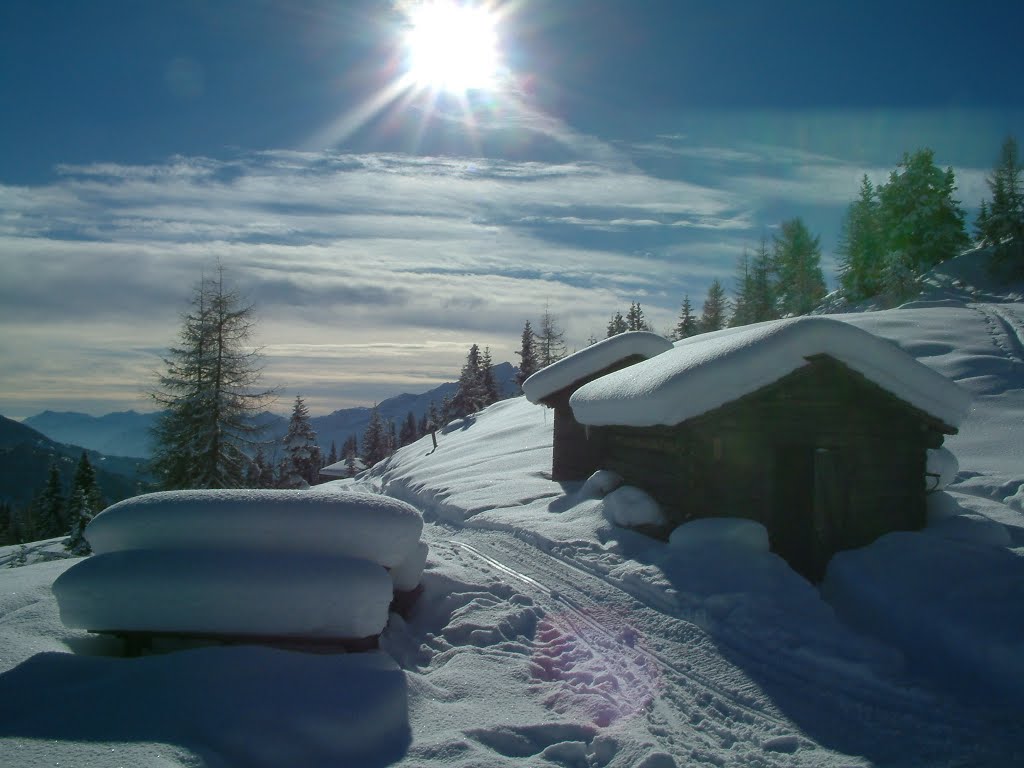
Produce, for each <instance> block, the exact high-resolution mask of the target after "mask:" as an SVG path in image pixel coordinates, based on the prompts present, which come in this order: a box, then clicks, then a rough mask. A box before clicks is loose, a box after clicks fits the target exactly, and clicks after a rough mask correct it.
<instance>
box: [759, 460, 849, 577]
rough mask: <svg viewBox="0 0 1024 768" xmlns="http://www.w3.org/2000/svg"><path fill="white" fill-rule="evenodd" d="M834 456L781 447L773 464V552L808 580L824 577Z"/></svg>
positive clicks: (835, 479) (835, 496) (834, 497)
mask: <svg viewBox="0 0 1024 768" xmlns="http://www.w3.org/2000/svg"><path fill="white" fill-rule="evenodd" d="M836 457H837V454H836V452H835V451H833V450H831V449H827V448H815V447H813V446H809V445H790V446H780V448H779V449H778V452H777V454H776V460H775V478H774V485H775V494H774V496H775V504H774V510H773V515H772V526H771V528H772V530H771V532H770V533H771V541H772V549H773V550H774V551H775V553H776V554H778V555H779V556H781V557H783V558H784V559H785V560H786V561H787V562H788V563H789V564H790V565H791V566H792V567H793V569H794V570H796V571H798V572H800V573H802V574H803V575H804V576H806V577H807V578H809V579H811V580H812V581H818V580H820V579H821V577H822V576H823V575H824V572H825V564H826V563H827V562H828V558H829V556H830V554H831V550H830V545H829V542H830V540H831V538H832V530H831V529H832V523H833V520H834V519H835V514H836V507H837V505H838V503H839V500H840V495H839V492H838V488H839V472H838V466H837V461H836Z"/></svg>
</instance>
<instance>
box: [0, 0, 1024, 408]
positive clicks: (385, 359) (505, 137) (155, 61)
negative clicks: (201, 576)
mask: <svg viewBox="0 0 1024 768" xmlns="http://www.w3.org/2000/svg"><path fill="white" fill-rule="evenodd" d="M415 5H417V4H416V3H415V2H405V0H403V2H402V3H398V2H379V1H378V0H353V1H352V2H348V3H341V4H339V3H330V2H326V0H323V1H321V0H311V2H309V3H305V4H302V5H301V6H294V5H293V6H290V7H287V8H286V7H283V6H279V5H275V4H270V5H266V6H260V7H254V6H253V5H251V4H246V3H241V2H234V1H231V2H224V3H219V4H217V6H216V7H215V8H214V7H209V6H206V5H204V4H202V3H192V2H184V3H181V4H177V5H175V6H174V7H173V8H170V7H166V6H161V7H149V6H141V7H140V6H139V5H138V4H136V3H131V2H127V1H126V0H107V2H104V3H101V4H98V5H90V6H81V5H78V4H68V6H67V7H66V8H63V9H62V12H61V13H57V14H53V13H50V12H49V11H48V9H47V8H46V7H45V6H42V5H38V4H35V3H21V2H15V3H11V4H7V5H5V6H4V7H3V8H2V9H0V42H2V44H0V62H2V63H3V65H4V68H5V71H9V72H13V73H16V74H17V76H15V77H11V78H8V79H7V80H6V81H5V82H3V83H0V97H2V98H3V99H4V103H5V104H6V105H8V107H7V111H8V113H9V114H10V115H12V116H13V117H12V119H9V120H6V121H4V124H3V125H0V138H3V139H4V141H2V142H0V147H2V149H0V152H2V153H3V154H2V158H3V159H2V162H0V201H2V206H0V211H2V212H0V330H2V333H0V360H2V361H3V362H4V366H3V369H2V371H0V413H4V414H5V415H7V416H8V417H10V418H15V419H16V420H19V421H20V420H23V419H24V418H26V417H27V416H30V415H36V414H38V413H39V412H41V411H45V410H54V411H74V412H79V413H86V414H89V415H96V416H98V415H104V414H107V413H111V412H119V411H127V410H136V411H140V412H143V411H146V410H147V409H146V408H145V405H146V402H147V401H146V399H145V397H144V392H145V390H146V389H147V388H148V387H150V386H152V384H153V377H154V372H155V371H157V370H158V369H159V368H160V366H161V355H163V354H164V353H165V351H166V349H167V347H168V346H169V345H171V344H172V343H174V342H175V340H176V335H177V332H178V330H179V327H180V323H179V315H180V313H181V312H182V311H184V310H185V309H186V307H187V303H188V300H189V297H190V295H191V290H192V286H193V285H194V284H195V283H196V282H197V281H198V280H199V278H200V275H201V273H202V270H203V269H204V268H205V269H209V268H210V266H211V265H212V264H213V263H214V261H215V260H217V259H219V260H220V261H221V263H223V264H224V266H225V268H226V277H227V280H228V281H229V282H230V283H231V284H232V285H233V286H235V287H237V288H238V289H239V290H240V292H241V293H242V294H243V295H244V296H245V297H246V298H247V300H249V301H252V302H253V304H254V305H255V309H256V318H257V326H256V339H255V341H256V343H257V345H258V346H260V347H262V348H263V350H264V353H265V355H266V367H265V375H264V379H263V383H264V384H265V385H266V386H269V387H278V388H281V390H282V399H283V400H284V401H285V402H287V401H289V400H292V399H293V398H294V396H295V395H296V394H298V395H302V397H303V399H304V400H305V402H306V404H307V406H308V407H309V408H310V412H311V413H316V414H319V415H325V414H327V413H330V412H333V411H335V410H340V409H344V408H348V407H369V406H370V404H371V403H372V402H374V401H378V402H379V401H381V400H384V399H387V398H388V397H392V396H395V395H397V394H401V393H403V392H404V393H410V394H413V393H415V392H417V391H420V392H423V391H427V390H429V389H432V388H433V387H435V386H437V385H439V384H441V383H445V382H448V381H451V380H453V377H457V374H458V371H459V369H460V367H461V366H462V364H463V362H464V360H465V355H466V352H467V350H468V348H469V347H470V345H471V344H474V343H475V344H479V345H480V347H481V348H483V347H490V348H491V350H492V354H493V356H494V359H495V360H504V361H514V360H515V359H516V358H515V350H516V349H517V348H518V344H519V336H520V333H521V330H522V327H523V324H524V323H525V321H527V320H530V321H531V322H532V323H533V324H536V321H537V319H538V318H539V316H540V314H541V313H542V312H543V310H544V307H545V305H550V307H551V310H552V312H553V314H554V315H555V316H556V317H557V318H558V320H559V322H560V324H561V325H562V327H563V328H564V329H565V331H566V340H567V342H568V345H569V349H570V350H572V349H574V348H579V347H582V346H583V344H584V343H585V340H586V339H587V337H588V336H589V335H591V334H595V335H597V336H598V337H602V336H603V334H604V328H605V326H606V324H607V321H608V319H609V318H610V317H611V316H612V315H614V313H615V312H617V311H622V312H625V310H626V309H628V307H629V305H630V303H631V302H632V301H639V302H640V303H641V304H642V305H643V308H644V310H645V312H646V314H647V317H648V320H650V321H651V322H652V324H653V326H654V329H655V330H656V331H657V332H664V331H665V330H666V329H667V328H669V327H671V326H672V325H674V323H675V319H676V317H677V315H678V311H679V305H680V303H681V301H682V298H683V296H684V295H688V296H689V297H690V299H691V301H692V302H693V303H694V305H695V306H697V307H699V306H700V305H701V303H702V302H703V299H704V295H705V293H706V290H707V287H708V285H709V284H710V283H711V281H712V280H713V279H715V278H718V279H720V280H722V282H723V284H724V285H725V286H726V289H727V291H728V292H729V293H730V295H731V293H732V283H733V274H734V271H735V263H736V259H737V258H738V257H739V255H740V254H742V252H743V250H744V249H752V248H754V247H755V246H756V245H757V243H758V241H759V240H760V238H761V237H762V236H763V235H766V236H768V237H769V238H770V237H771V234H772V233H773V231H774V228H775V227H777V226H778V225H779V224H780V223H781V222H782V221H784V220H786V219H790V218H793V217H796V216H799V217H801V218H803V220H804V221H805V222H806V223H807V225H808V227H809V228H810V230H811V231H812V232H813V233H814V234H816V235H819V236H820V237H821V245H822V267H823V270H824V271H825V274H826V279H827V280H828V282H829V286H830V287H834V284H835V260H834V250H835V245H836V240H837V236H838V231H839V226H840V222H841V218H842V215H843V212H844V211H845V209H846V206H847V205H848V204H849V203H851V202H852V201H853V200H854V198H855V197H856V194H857V188H858V185H859V181H860V178H861V176H863V175H865V174H866V175H868V176H869V178H871V180H872V181H873V182H879V181H884V180H885V179H886V178H887V176H888V174H889V172H890V171H892V170H893V169H894V168H895V167H896V164H897V163H898V162H899V160H900V159H901V158H902V156H903V153H905V152H907V153H910V152H914V151H916V150H918V149H921V148H923V147H931V148H932V149H934V150H935V156H936V163H937V164H938V165H939V166H941V167H943V168H944V167H946V166H952V167H953V168H954V170H955V172H956V175H957V185H958V191H957V195H956V196H957V197H958V199H960V200H961V202H962V204H963V207H964V209H965V210H966V211H967V214H968V216H967V223H968V228H969V229H970V227H971V224H972V223H973V219H974V214H975V212H976V210H977V206H978V204H979V203H980V200H981V199H982V197H984V196H987V195H988V191H987V188H986V187H985V183H984V179H985V177H986V175H987V174H988V173H990V171H991V169H992V166H993V164H994V163H995V161H996V159H997V157H998V152H999V147H1000V144H1001V142H1002V140H1003V139H1004V138H1005V137H1006V136H1008V135H1014V136H1016V137H1017V138H1018V139H1024V131H1022V130H1021V128H1022V127H1024V91H1022V89H1024V86H1022V85H1021V83H1020V81H1019V78H1017V77H1016V73H1017V71H1018V70H1019V53H1017V51H1018V49H1019V46H1018V45H1017V41H1016V39H1015V37H1014V35H1015V30H1016V29H1018V28H1019V24H1014V23H1012V22H1013V21H1014V20H1015V19H1021V18H1024V10H1022V9H1021V8H1020V7H1019V6H1018V4H1012V5H1011V4H1010V3H1009V2H1006V3H1002V2H997V3H994V4H993V5H994V6H995V7H994V8H993V7H992V6H989V7H986V8H985V9H984V11H979V10H977V9H971V8H966V7H946V6H945V5H943V4H938V5H935V4H928V3H924V2H917V1H916V0H915V1H914V2H904V3H897V4H893V3H886V4H883V3H881V2H875V1H874V0H871V1H869V2H866V3H862V4H858V6H857V7H856V8H845V7H838V8H832V7H829V8H825V7H821V8H819V7H806V4H804V3H800V2H796V0H786V1H785V2H783V3H781V4H777V5H776V6H773V8H772V9H765V8H763V7H762V6H761V4H759V3H755V2H746V3H742V4H741V5H740V6H739V7H737V6H730V8H729V9H728V11H724V10H722V9H721V8H719V7H717V6H716V4H714V3H710V2H692V3H688V4H685V5H684V4H680V3H675V2H669V1H668V0H651V2H648V3H643V4H627V3H622V2H615V1H614V0H601V1H600V2H590V3H584V2H583V1H582V0H565V1H564V2H560V3H558V4H555V3H551V2H543V1H541V0H533V1H532V2H531V1H530V0H520V1H517V2H488V3H472V4H471V5H474V6H476V7H479V8H484V9H488V10H489V12H490V13H492V15H493V21H494V25H495V34H496V37H497V45H496V49H497V57H498V62H497V64H496V68H495V73H494V76H493V78H492V79H491V80H490V81H489V82H487V83H485V84H483V85H480V84H479V83H477V84H474V86H473V89H472V90H468V91H463V90H459V89H457V88H455V85H456V84H454V83H452V82H450V81H451V79H452V75H451V72H450V71H449V72H446V73H444V77H445V78H447V80H448V81H449V82H446V83H445V84H444V85H443V87H442V86H440V85H438V82H439V81H438V80H437V78H438V77H440V75H438V74H436V73H434V74H433V75H432V76H433V77H434V78H435V81H434V82H433V83H432V85H424V82H423V75H424V73H423V72H419V73H417V72H416V71H414V68H413V67H412V65H411V64H410V60H411V59H410V56H409V55H408V52H407V51H406V50H405V47H406V36H407V33H408V29H409V27H410V25H411V23H412V22H411V20H410V18H409V17H408V14H407V13H406V12H405V11H403V8H408V7H413V6H415ZM637 5H639V7H635V6H637ZM909 30H912V31H913V34H909V33H908V31H909ZM866 41H870V43H871V45H870V46H869V48H870V52H871V55H870V56H866V55H864V51H865V50H867V49H866V48H865V42H866ZM417 78H418V79H417ZM459 88H462V86H461V85H460V86H459ZM152 410H155V409H152Z"/></svg>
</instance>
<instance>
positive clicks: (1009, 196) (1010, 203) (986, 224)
mask: <svg viewBox="0 0 1024 768" xmlns="http://www.w3.org/2000/svg"><path fill="white" fill-rule="evenodd" d="M985 181H986V183H987V184H988V188H989V190H990V191H991V192H992V199H991V201H984V200H983V201H982V203H981V211H980V212H979V213H978V220H977V225H976V228H977V233H978V237H979V239H980V241H981V244H982V245H983V246H991V247H992V248H993V258H992V266H993V268H995V269H1004V270H1005V271H1006V272H1007V273H1008V274H1009V275H1010V276H1013V277H1021V276H1024V184H1022V180H1021V165H1020V159H1019V156H1018V152H1017V141H1016V139H1014V138H1013V137H1012V136H1008V137H1007V138H1006V140H1005V141H1004V142H1003V146H1002V149H1001V150H1000V154H999V162H998V164H997V165H996V167H995V168H994V169H993V171H992V174H991V175H990V176H989V177H988V178H987V179H986V180H985Z"/></svg>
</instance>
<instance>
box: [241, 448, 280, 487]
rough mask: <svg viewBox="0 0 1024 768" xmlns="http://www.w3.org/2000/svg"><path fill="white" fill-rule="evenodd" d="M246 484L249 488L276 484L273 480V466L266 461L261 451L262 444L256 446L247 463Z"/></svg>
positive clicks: (274, 485)
mask: <svg viewBox="0 0 1024 768" xmlns="http://www.w3.org/2000/svg"><path fill="white" fill-rule="evenodd" d="M246 485H247V486H248V487H249V488H275V487H276V486H277V483H276V482H275V480H274V467H273V465H272V464H271V462H269V461H267V457H266V455H265V454H264V453H263V446H258V447H257V448H256V455H255V456H254V457H253V459H252V461H251V462H250V463H249V474H248V477H247V478H246Z"/></svg>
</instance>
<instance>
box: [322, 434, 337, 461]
mask: <svg viewBox="0 0 1024 768" xmlns="http://www.w3.org/2000/svg"><path fill="white" fill-rule="evenodd" d="M337 463H338V447H337V446H336V445H335V444H334V441H333V440H331V450H330V451H328V452H327V463H326V464H324V466H325V467H329V466H331V464H337Z"/></svg>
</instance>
